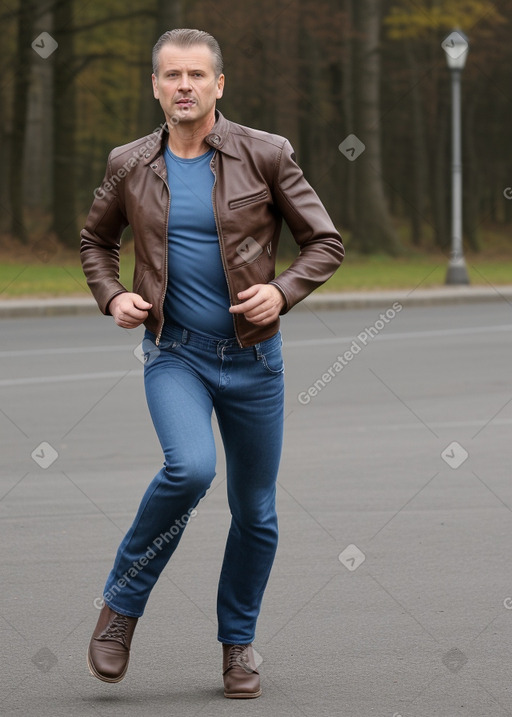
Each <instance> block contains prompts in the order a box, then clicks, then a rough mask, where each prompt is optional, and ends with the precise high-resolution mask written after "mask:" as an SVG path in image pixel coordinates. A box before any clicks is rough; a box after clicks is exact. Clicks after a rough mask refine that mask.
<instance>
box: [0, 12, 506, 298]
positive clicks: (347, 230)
mask: <svg viewBox="0 0 512 717" xmlns="http://www.w3.org/2000/svg"><path fill="white" fill-rule="evenodd" d="M0 26H1V27H2V38H3V42H2V43H0V68H1V71H0V147H1V158H2V161H1V163H0V209H1V211H0V297H1V298H9V297H11V296H20V295H25V294H33V293H37V294H39V295H54V294H62V293H82V292H83V291H86V287H85V283H84V280H83V277H82V276H81V275H80V270H79V265H78V243H79V232H80V228H81V226H82V225H83V222H84V219H85V216H86V214H87V211H88V209H89V207H90V205H91V202H92V200H93V191H94V189H95V188H96V187H98V186H99V184H100V183H101V180H102V177H103V174H104V170H105V163H106V158H107V156H108V153H109V151H110V150H111V149H112V148H113V147H114V146H118V145H121V144H124V143H125V142H129V141H131V140H132V139H135V138H137V137H140V136H144V135H147V134H149V133H150V132H151V131H153V130H154V129H155V128H156V127H158V126H159V125H160V123H161V122H162V120H163V115H162V112H161V109H160V106H159V104H158V102H157V101H156V100H155V99H154V98H153V96H152V90H151V49H152V46H153V44H154V42H155V41H156V39H157V38H158V37H159V36H160V34H161V33H162V32H164V31H165V30H167V29H170V28H173V27H197V28H201V29H204V30H207V31H208V32H210V33H212V34H213V35H214V36H215V37H216V38H217V39H218V41H219V43H220V45H221V48H222V50H223V54H224V61H225V74H226V90H225V94H224V97H223V98H222V100H220V102H219V105H218V106H219V109H220V110H221V111H222V112H223V114H224V115H225V116H227V117H228V118H229V119H231V120H233V121H236V122H240V123H241V124H245V125H249V126H252V127H256V128H259V129H265V130H267V131H269V132H273V133H276V134H280V135H284V136H286V137H288V139H289V140H290V141H291V143H292V144H293V146H294V148H295V150H296V154H297V159H298V161H299V164H300V165H301V167H302V168H303V170H304V173H305V175H306V177H307V179H308V180H309V182H310V183H311V184H312V185H313V186H314V188H315V189H316V191H317V192H318V194H319V195H320V197H321V198H322V200H323V202H324V204H325V205H326V207H327V209H328V211H329V213H330V214H331V216H332V218H333V220H334V222H335V223H336V225H337V226H338V228H339V230H340V231H341V233H342V236H343V237H344V240H345V243H346V245H347V266H344V271H345V274H344V275H343V274H341V270H340V272H339V273H340V278H339V283H338V284H336V287H337V288H377V287H380V286H388V285H407V286H409V285H411V286H412V285H416V284H417V283H418V281H419V282H421V281H423V277H424V278H425V281H426V285H428V284H431V283H442V282H443V280H444V273H443V272H444V268H443V267H444V264H445V261H447V259H448V257H449V253H450V241H451V228H450V221H451V175H450V171H451V167H450V162H451V134H450V121H451V115H450V112H451V102H450V74H449V71H448V69H447V64H446V56H445V52H444V51H443V49H442V47H441V43H442V41H443V40H444V38H446V36H447V35H448V34H449V33H450V32H451V31H452V30H453V29H454V28H458V29H460V30H462V31H463V32H464V33H465V34H466V35H467V37H468V41H469V51H468V57H467V63H466V68H465V70H464V72H463V74H462V139H463V178H464V200H463V218H464V223H463V225H464V247H465V252H466V253H467V256H468V257H469V264H470V269H471V272H470V273H471V280H472V283H473V282H476V283H496V284H499V283H506V282H508V283H512V282H511V278H512V239H511V236H510V229H511V224H512V167H511V162H510V159H511V149H512V137H511V131H510V118H511V114H512V113H511V99H512V42H511V40H512V3H510V2H506V0H502V1H501V2H500V1H497V2H483V1H480V0H272V1H270V0H259V2H243V3H242V2H234V1H233V0H217V1H216V2H210V1H209V0H144V1H143V0H103V2H99V0H82V1H79V0H0ZM349 135H355V136H356V138H357V140H358V141H359V142H361V143H362V145H364V151H363V152H362V153H361V154H359V155H358V156H356V157H354V156H352V155H354V154H357V152H351V153H349V152H347V144H345V145H344V144H343V142H344V140H345V139H346V138H347V137H348V136H349ZM349 144H350V146H351V147H352V145H354V141H353V140H352V141H351V142H350V143H349ZM340 145H341V147H340ZM362 145H357V146H358V147H359V146H362ZM354 146H355V145H354ZM130 245H131V242H130V233H129V230H127V232H126V234H125V237H124V239H123V247H124V256H125V265H124V269H123V271H125V273H126V275H127V276H128V275H129V273H130V271H131V268H132V266H131V264H130V262H131V261H132V258H130ZM293 252H294V243H293V239H292V238H291V237H290V236H288V235H286V234H285V236H284V238H283V242H282V251H281V254H280V256H281V257H282V258H283V260H284V259H286V258H287V256H288V255H290V256H291V255H292V254H293ZM349 262H352V271H351V272H349V270H348V269H349V268H350V267H349V266H348V263H349ZM430 267H434V269H436V271H434V269H432V271H430ZM400 272H401V273H400ZM398 274H400V277H399V276H398ZM50 275H51V276H50ZM351 276H352V280H351V278H350V277H351ZM357 277H359V279H357ZM393 277H395V278H393ZM347 279H348V281H347ZM427 279H428V281H427ZM354 281H355V283H354ZM404 282H405V283H404ZM331 286H332V285H331Z"/></svg>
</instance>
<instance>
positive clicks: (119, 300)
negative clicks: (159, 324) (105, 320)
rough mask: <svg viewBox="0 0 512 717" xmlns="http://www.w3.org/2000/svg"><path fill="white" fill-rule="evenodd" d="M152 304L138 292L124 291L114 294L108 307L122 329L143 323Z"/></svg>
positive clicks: (132, 327) (133, 327) (135, 326)
mask: <svg viewBox="0 0 512 717" xmlns="http://www.w3.org/2000/svg"><path fill="white" fill-rule="evenodd" d="M152 306H153V304H148V302H147V301H144V299H143V298H142V296H139V294H132V293H131V292H129V291H124V292H123V293H122V294H117V296H114V298H113V299H112V300H111V301H110V304H109V305H108V309H109V311H110V313H111V314H112V316H113V317H114V321H115V322H116V324H117V325H118V326H121V328H123V329H135V328H137V326H140V325H141V324H142V323H144V321H145V320H146V318H147V316H148V311H149V309H150V308H151V307H152Z"/></svg>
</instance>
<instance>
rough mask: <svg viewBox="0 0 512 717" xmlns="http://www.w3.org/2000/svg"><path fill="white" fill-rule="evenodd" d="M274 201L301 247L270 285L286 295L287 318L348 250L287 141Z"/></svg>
mask: <svg viewBox="0 0 512 717" xmlns="http://www.w3.org/2000/svg"><path fill="white" fill-rule="evenodd" d="M274 201H275V202H276V204H277V207H278V209H279V210H280V212H281V214H282V216H283V218H284V220H285V221H286V223H287V224H288V226H289V228H290V231H291V232H292V234H293V237H294V239H295V241H296V243H297V244H298V246H299V256H298V257H297V258H296V259H295V260H294V261H293V263H292V264H291V265H290V266H289V267H288V268H287V269H285V270H284V271H283V272H282V273H281V274H279V276H277V277H276V278H275V279H274V280H273V281H272V282H271V283H272V284H274V285H275V286H277V287H278V289H280V290H281V292H282V293H283V294H284V297H285V299H286V305H285V307H284V308H283V310H282V311H281V313H282V314H284V313H286V312H287V311H289V309H291V308H292V306H295V304H297V303H298V302H299V301H302V299H304V298H305V297H306V296H308V294H310V293H311V292H312V291H314V289H316V288H317V287H318V286H320V285H321V284H323V283H324V282H325V281H327V279H329V278H330V277H331V276H332V275H333V274H334V272H335V271H336V269H337V268H338V267H339V265H340V264H341V262H342V261H343V257H344V256H345V250H344V248H343V243H342V240H341V236H340V234H339V233H338V231H337V230H336V227H335V226H334V224H333V223H332V220H331V218H330V217H329V215H328V213H327V211H326V209H325V207H324V206H323V204H322V202H321V201H320V199H319V197H318V195H317V194H316V192H315V191H314V189H313V188H312V187H311V185H310V184H308V182H307V181H306V179H305V178H304V175H303V172H302V170H301V169H300V167H299V166H298V164H297V163H296V161H295V154H294V151H293V149H292V146H291V144H290V143H289V142H288V140H285V142H284V145H283V149H282V152H281V156H280V159H279V162H278V165H277V170H276V178H275V185H274Z"/></svg>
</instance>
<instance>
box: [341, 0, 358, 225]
mask: <svg viewBox="0 0 512 717" xmlns="http://www.w3.org/2000/svg"><path fill="white" fill-rule="evenodd" d="M352 5H353V0H345V1H344V9H345V14H346V22H345V23H344V26H343V41H344V49H345V55H344V58H343V63H342V77H343V112H344V115H345V127H346V129H347V130H348V131H347V134H351V133H353V132H354V82H353V71H354V68H353V58H354V42H353V32H354V12H353V8H352ZM343 195H344V198H343V207H344V213H343V216H344V222H345V224H346V226H348V228H349V229H352V228H353V226H354V224H355V166H354V163H353V162H347V163H346V172H345V182H344V186H343Z"/></svg>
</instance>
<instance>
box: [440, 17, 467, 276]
mask: <svg viewBox="0 0 512 717" xmlns="http://www.w3.org/2000/svg"><path fill="white" fill-rule="evenodd" d="M441 47H442V48H443V50H444V51H445V54H446V62H447V64H448V68H449V70H450V73H451V79H452V83H451V84H452V244H451V256H450V262H449V264H448V270H447V272H446V281H445V283H446V284H469V276H468V272H467V269H466V262H465V261H464V250H463V247H462V152H461V120H460V77H461V74H462V70H463V69H464V66H465V64H466V58H467V54H468V49H469V44H468V40H467V37H466V36H465V35H464V33H463V32H462V30H454V31H453V32H451V33H450V34H449V35H448V37H446V38H445V39H444V40H443V42H442V43H441Z"/></svg>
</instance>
